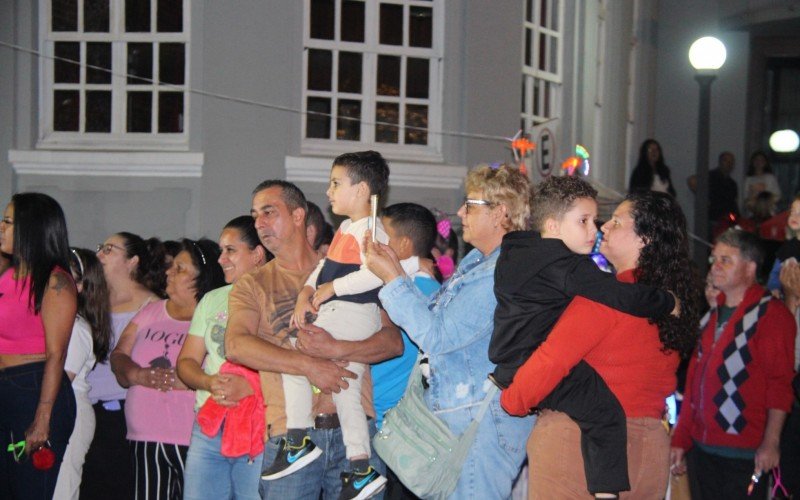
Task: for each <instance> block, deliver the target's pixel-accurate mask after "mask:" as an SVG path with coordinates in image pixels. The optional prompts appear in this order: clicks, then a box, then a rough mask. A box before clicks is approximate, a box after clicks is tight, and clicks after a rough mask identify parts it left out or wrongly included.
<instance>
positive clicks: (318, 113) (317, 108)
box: [306, 97, 331, 139]
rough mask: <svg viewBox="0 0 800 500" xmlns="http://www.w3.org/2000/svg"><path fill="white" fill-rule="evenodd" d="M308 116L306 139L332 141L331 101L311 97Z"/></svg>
mask: <svg viewBox="0 0 800 500" xmlns="http://www.w3.org/2000/svg"><path fill="white" fill-rule="evenodd" d="M306 108H307V112H308V113H307V115H306V137H310V138H317V139H330V137H331V100H330V99H327V98H324V97H309V98H308V105H307V106H306Z"/></svg>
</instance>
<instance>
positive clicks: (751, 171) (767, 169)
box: [746, 149, 772, 177]
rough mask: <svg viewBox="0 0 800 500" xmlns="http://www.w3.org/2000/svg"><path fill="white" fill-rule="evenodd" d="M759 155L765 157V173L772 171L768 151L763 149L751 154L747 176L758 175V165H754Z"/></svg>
mask: <svg viewBox="0 0 800 500" xmlns="http://www.w3.org/2000/svg"><path fill="white" fill-rule="evenodd" d="M757 156H760V157H762V158H764V172H763V173H765V174H771V173H772V165H770V164H769V157H767V153H765V152H763V151H761V150H760V149H759V150H758V151H753V154H751V155H750V164H749V165H747V174H746V175H747V177H751V176H753V175H756V167H755V165H753V161H754V160H755V159H756V157H757Z"/></svg>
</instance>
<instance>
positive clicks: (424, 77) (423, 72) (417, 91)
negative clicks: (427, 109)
mask: <svg viewBox="0 0 800 500" xmlns="http://www.w3.org/2000/svg"><path fill="white" fill-rule="evenodd" d="M429 75H430V70H429V69H428V60H427V59H418V58H416V57H409V58H408V59H407V60H406V97H420V98H422V99H427V98H428V81H429V80H430V76H429Z"/></svg>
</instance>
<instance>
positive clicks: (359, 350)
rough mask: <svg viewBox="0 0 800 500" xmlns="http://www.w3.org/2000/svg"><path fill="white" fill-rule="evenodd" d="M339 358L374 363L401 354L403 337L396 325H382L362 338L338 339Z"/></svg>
mask: <svg viewBox="0 0 800 500" xmlns="http://www.w3.org/2000/svg"><path fill="white" fill-rule="evenodd" d="M338 344H339V351H340V359H343V360H347V361H354V362H356V363H365V364H374V363H380V362H381V361H386V360H387V359H392V358H396V357H397V356H401V355H402V354H403V338H402V336H401V335H400V330H398V329H397V328H396V327H383V328H382V329H381V330H379V331H378V332H377V333H375V334H374V335H372V336H371V337H369V338H367V339H364V340H340V341H339V342H338Z"/></svg>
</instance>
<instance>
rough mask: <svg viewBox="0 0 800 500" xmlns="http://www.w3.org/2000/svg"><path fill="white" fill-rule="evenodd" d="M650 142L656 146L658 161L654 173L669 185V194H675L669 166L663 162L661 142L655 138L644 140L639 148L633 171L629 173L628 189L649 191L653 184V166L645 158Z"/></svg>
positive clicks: (631, 190)
mask: <svg viewBox="0 0 800 500" xmlns="http://www.w3.org/2000/svg"><path fill="white" fill-rule="evenodd" d="M651 144H655V145H656V147H658V161H656V164H655V173H656V174H657V175H658V176H659V177H660V178H661V180H662V181H663V182H666V183H667V184H668V185H669V187H668V190H669V194H671V195H672V196H675V188H674V187H673V186H672V177H671V176H670V172H669V167H668V166H667V164H666V163H665V162H664V150H663V149H661V144H659V143H658V141H657V140H655V139H647V140H645V141H644V142H643V143H642V145H641V147H640V148H639V159H638V160H637V161H636V167H634V169H633V173H631V180H630V185H629V186H628V190H629V191H630V192H631V193H635V192H640V191H649V190H650V187H651V186H652V185H653V175H654V174H653V167H651V166H650V162H649V161H648V160H647V148H649V147H650V145H651Z"/></svg>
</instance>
